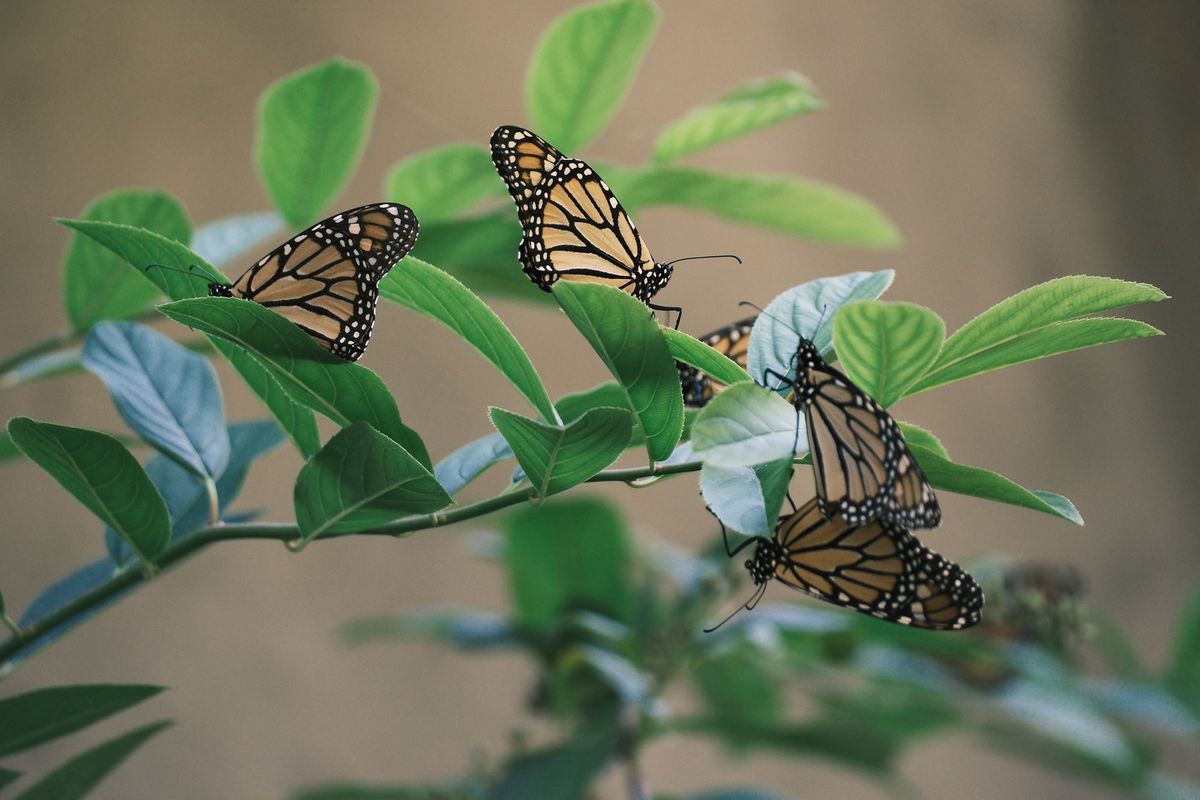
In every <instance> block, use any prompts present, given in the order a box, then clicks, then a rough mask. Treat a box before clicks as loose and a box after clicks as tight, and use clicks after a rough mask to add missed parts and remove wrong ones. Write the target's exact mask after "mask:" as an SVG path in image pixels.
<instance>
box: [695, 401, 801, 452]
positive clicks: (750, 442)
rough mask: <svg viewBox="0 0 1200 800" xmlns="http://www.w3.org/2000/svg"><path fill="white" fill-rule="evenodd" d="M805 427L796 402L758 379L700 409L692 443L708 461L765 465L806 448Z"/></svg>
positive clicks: (696, 450)
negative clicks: (768, 388)
mask: <svg viewBox="0 0 1200 800" xmlns="http://www.w3.org/2000/svg"><path fill="white" fill-rule="evenodd" d="M798 427H799V428H801V429H800V430H799V432H798V433H797V428H798ZM802 427H803V423H802V422H800V421H799V419H798V418H797V416H796V409H795V408H793V407H792V404H791V403H789V402H787V401H786V400H784V399H783V398H782V397H780V396H779V395H777V394H775V393H774V392H771V391H768V390H767V389H764V388H763V387H761V386H758V385H756V384H753V383H739V384H737V385H736V386H731V387H729V388H728V389H726V390H725V391H723V392H721V393H720V394H719V395H717V396H716V397H714V398H713V399H712V400H710V401H709V403H708V405H706V406H705V407H704V408H703V409H701V411H700V413H699V414H698V415H697V416H696V421H695V423H693V425H692V448H693V450H694V452H695V454H696V456H697V457H698V458H699V459H700V460H701V461H703V462H705V463H706V464H715V465H717V466H722V467H745V466H753V465H754V464H764V463H766V462H768V461H776V460H779V459H781V458H789V457H791V455H792V453H793V452H803V451H804V450H807V449H808V440H807V439H806V438H805V435H804V430H803V429H802Z"/></svg>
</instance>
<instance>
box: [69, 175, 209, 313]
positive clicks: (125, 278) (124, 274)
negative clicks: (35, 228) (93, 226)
mask: <svg viewBox="0 0 1200 800" xmlns="http://www.w3.org/2000/svg"><path fill="white" fill-rule="evenodd" d="M83 219H85V220H100V221H105V222H116V223H122V224H125V225H134V226H137V227H139V228H146V229H148V230H152V231H154V232H156V233H159V234H161V235H163V236H164V237H166V238H168V239H172V240H177V241H180V242H186V241H187V240H188V239H189V238H191V235H192V226H191V223H189V222H188V218H187V213H186V212H185V211H184V210H183V206H182V205H180V204H179V201H178V200H176V199H175V198H173V197H171V196H170V195H169V194H166V193H165V192H153V191H143V190H136V189H134V190H131V189H126V190H121V191H116V192H110V193H109V194H106V195H103V196H102V197H99V198H97V199H96V200H95V201H93V202H92V204H91V205H90V206H88V207H87V209H85V210H84V212H83ZM157 296H158V292H156V291H155V290H154V287H153V286H152V285H150V284H148V283H146V282H145V281H143V280H139V279H138V278H137V277H136V276H135V275H133V273H131V272H130V271H129V270H127V269H125V268H124V267H123V266H122V265H121V262H120V260H119V259H118V258H116V257H114V255H113V254H112V253H110V252H106V251H105V250H104V249H103V248H101V247H99V246H98V245H97V244H96V242H94V241H90V240H89V239H86V238H84V237H81V236H78V235H75V236H72V237H71V247H70V249H69V250H68V251H67V261H66V267H65V272H64V274H63V297H64V299H65V300H66V304H67V317H68V319H70V320H71V328H72V329H73V330H74V331H76V332H79V331H85V330H87V329H88V328H90V327H91V326H92V325H94V324H95V323H97V322H99V321H100V320H102V319H124V318H128V317H132V316H136V315H137V314H140V313H141V312H143V311H145V310H146V309H148V308H149V307H150V304H151V303H153V302H154V298H156V297H157Z"/></svg>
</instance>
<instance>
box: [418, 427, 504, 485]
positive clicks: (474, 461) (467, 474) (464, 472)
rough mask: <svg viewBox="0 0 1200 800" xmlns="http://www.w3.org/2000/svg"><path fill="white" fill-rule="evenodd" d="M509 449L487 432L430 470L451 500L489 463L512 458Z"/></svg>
mask: <svg viewBox="0 0 1200 800" xmlns="http://www.w3.org/2000/svg"><path fill="white" fill-rule="evenodd" d="M512 457H513V452H512V448H511V447H509V446H508V442H506V441H504V437H503V436H501V435H500V434H499V433H490V434H488V435H487V436H482V437H480V438H478V439H474V440H472V441H470V442H467V443H466V444H464V445H463V446H462V447H460V448H458V449H457V450H455V451H454V452H453V453H451V454H450V455H448V456H446V457H445V458H443V459H442V460H441V461H439V462H438V463H437V464H436V465H435V466H434V468H433V475H434V477H435V478H437V482H438V483H439V484H441V486H442V488H443V489H445V490H446V494H448V495H450V496H451V497H453V496H454V495H456V494H458V493H459V492H460V491H462V490H463V488H464V487H465V486H466V485H467V484H468V483H470V482H471V481H473V480H475V479H476V478H478V477H479V476H480V474H482V473H483V471H484V470H486V469H487V468H488V467H490V466H492V465H493V464H495V463H497V462H499V461H503V460H505V459H507V458H512Z"/></svg>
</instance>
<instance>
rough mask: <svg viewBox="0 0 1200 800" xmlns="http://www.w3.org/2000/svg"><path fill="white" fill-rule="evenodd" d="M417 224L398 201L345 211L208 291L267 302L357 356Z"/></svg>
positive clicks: (328, 344)
mask: <svg viewBox="0 0 1200 800" xmlns="http://www.w3.org/2000/svg"><path fill="white" fill-rule="evenodd" d="M417 230H418V223H417V218H416V217H415V216H414V215H413V213H412V211H411V210H410V209H408V208H407V207H406V206H402V205H399V204H398V203H376V204H372V205H366V206H360V207H358V208H354V209H350V210H348V211H343V212H341V213H340V214H335V215H334V216H332V217H329V218H328V219H325V220H322V221H321V222H318V223H317V224H316V225H313V226H312V227H311V228H308V229H307V230H304V231H302V232H301V233H299V234H297V235H296V236H294V237H292V238H291V239H289V240H288V241H286V242H284V243H283V244H281V245H280V246H279V247H277V248H275V249H274V250H272V251H271V252H270V253H268V254H267V255H265V256H263V257H262V258H261V259H260V260H259V261H258V262H257V263H255V264H254V265H253V266H251V267H250V268H249V269H248V270H246V272H245V273H244V274H243V275H242V276H241V277H240V278H238V280H237V281H235V282H234V283H231V284H224V283H211V284H209V287H208V288H209V294H210V295H212V296H215V297H240V298H242V299H244V300H252V301H254V302H256V303H259V304H261V305H264V306H266V307H268V308H270V309H272V310H274V311H276V312H278V313H280V314H282V315H283V316H284V317H286V318H288V319H289V320H291V321H292V322H294V323H296V324H297V325H299V326H300V327H301V328H303V329H304V330H305V332H307V333H308V334H309V335H310V336H312V337H313V339H314V340H316V342H317V343H318V344H319V345H321V346H322V347H324V348H325V349H327V350H329V351H330V352H332V353H333V354H334V355H337V356H340V357H341V358H344V359H347V360H349V361H356V360H358V358H359V357H360V356H361V355H362V354H363V352H364V351H365V350H366V347H367V343H368V342H369V341H370V338H371V331H372V328H373V327H374V323H375V304H376V301H377V300H378V297H379V289H378V286H379V281H380V279H381V278H383V276H384V275H386V274H387V272H388V270H390V269H391V268H392V266H393V265H394V264H395V263H396V262H397V261H399V260H400V259H401V258H403V257H404V256H405V255H406V254H407V253H408V251H409V250H410V249H412V246H413V244H414V243H415V242H416V238H417Z"/></svg>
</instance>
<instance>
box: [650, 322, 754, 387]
mask: <svg viewBox="0 0 1200 800" xmlns="http://www.w3.org/2000/svg"><path fill="white" fill-rule="evenodd" d="M662 332H663V335H664V336H665V337H666V338H667V347H668V348H669V349H670V351H671V357H672V358H674V359H675V360H676V361H682V362H683V363H684V364H688V365H690V366H693V367H695V368H696V369H698V370H700V371H701V372H703V373H704V374H705V375H707V376H708V377H710V378H712V379H713V380H715V381H718V382H720V383H723V384H725V385H726V386H732V385H733V384H735V383H746V382H747V381H749V380H750V376H749V375H748V374H746V370H744V369H742V368H741V367H739V366H738V365H737V363H736V362H735V361H734V360H733V359H731V358H730V357H729V356H727V355H725V354H724V353H719V352H717V351H716V350H714V349H713V348H711V347H709V346H708V345H706V344H705V343H704V342H702V341H700V340H699V339H697V338H696V337H694V336H688V335H687V334H686V333H683V332H682V331H677V330H673V329H671V328H663V329H662Z"/></svg>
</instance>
